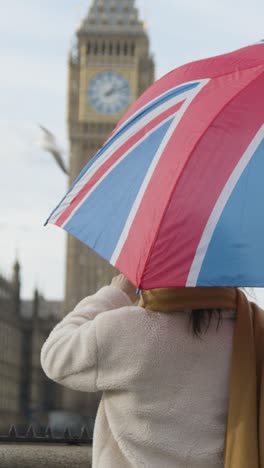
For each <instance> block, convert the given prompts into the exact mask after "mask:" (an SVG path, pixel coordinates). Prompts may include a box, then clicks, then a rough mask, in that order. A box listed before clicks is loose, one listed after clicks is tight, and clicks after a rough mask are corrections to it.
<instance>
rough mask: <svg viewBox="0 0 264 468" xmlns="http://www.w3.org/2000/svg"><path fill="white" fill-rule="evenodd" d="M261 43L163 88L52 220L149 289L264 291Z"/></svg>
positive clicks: (167, 80)
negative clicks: (255, 288) (247, 288)
mask: <svg viewBox="0 0 264 468" xmlns="http://www.w3.org/2000/svg"><path fill="white" fill-rule="evenodd" d="M263 203H264V41H260V42H259V43H256V44H254V45H251V46H249V47H246V48H243V49H240V50H238V51H235V52H232V53H229V54H224V55H221V56H217V57H213V58H209V59H205V60H200V61H197V62H194V63H190V64H188V65H184V66H182V67H180V68H178V69H176V70H173V71H172V72H171V73H169V74H167V75H166V76H164V77H163V78H161V79H160V80H158V81H157V82H156V83H154V84H153V85H152V86H151V87H150V88H149V89H148V90H147V91H146V92H145V93H144V94H143V95H142V96H141V97H140V98H139V99H138V100H137V101H136V102H135V104H134V105H133V106H132V107H131V109H130V110H129V112H128V113H127V114H126V115H125V117H124V118H123V119H122V120H121V122H120V123H119V124H118V125H117V127H116V129H115V130H114V131H113V133H112V134H111V135H110V137H109V139H108V140H107V141H106V143H105V144H104V146H103V147H102V148H101V149H100V150H99V152H98V153H97V154H96V155H95V157H94V158H93V159H92V160H91V161H90V162H89V163H88V164H87V165H86V167H85V168H84V169H83V171H82V172H81V174H80V175H79V177H78V178H77V180H76V181H75V182H74V184H73V185H72V187H71V188H70V190H69V192H68V193H67V195H66V196H65V197H64V199H63V200H62V201H61V203H60V204H59V205H58V206H57V208H56V209H55V210H54V211H53V213H52V214H51V216H50V218H49V220H48V222H50V223H53V224H55V225H57V226H61V227H63V228H64V229H65V230H66V231H68V232H69V233H71V234H72V235H74V236H75V237H77V238H78V239H79V240H81V241H82V242H84V243H85V244H87V245H88V246H89V247H91V248H92V249H94V250H95V251H96V252H97V253H99V254H100V255H101V256H102V257H104V258H105V259H107V260H108V261H109V262H110V263H111V264H112V265H114V266H115V267H116V268H117V269H118V270H120V271H121V272H122V273H124V274H125V275H126V276H127V277H128V278H129V279H130V280H131V281H132V283H133V284H135V285H136V286H138V287H140V288H143V289H151V288H156V287H178V286H181V287H182V286H264V246H263V245H264V216H263Z"/></svg>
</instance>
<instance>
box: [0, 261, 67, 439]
mask: <svg viewBox="0 0 264 468" xmlns="http://www.w3.org/2000/svg"><path fill="white" fill-rule="evenodd" d="M20 284H21V280H20V265H19V263H18V262H16V263H15V264H14V267H13V274H12V277H11V279H8V278H4V277H3V276H1V275H0V356H1V358H0V431H1V432H2V433H4V432H6V431H7V429H8V428H9V426H10V425H11V424H15V425H16V426H17V427H18V428H21V429H25V428H26V427H27V426H28V425H29V423H32V422H34V423H35V425H36V426H41V427H43V426H45V425H46V424H47V423H48V418H49V416H48V414H49V413H50V412H52V411H54V410H55V408H56V409H57V408H59V407H60V405H61V403H60V402H61V389H60V387H59V386H58V385H56V384H54V383H53V382H51V381H50V380H49V379H47V378H46V376H45V375H44V373H43V371H42V369H41V365H40V360H39V355H40V350H41V347H42V344H43V343H44V341H45V339H46V337H47V335H48V334H49V332H50V330H51V329H52V328H53V327H54V325H55V324H56V323H57V321H58V318H59V316H60V315H61V302H58V301H46V300H45V299H44V298H43V297H42V296H41V295H40V294H39V293H38V291H37V290H35V293H34V297H33V298H32V300H31V301H23V300H21V298H20Z"/></svg>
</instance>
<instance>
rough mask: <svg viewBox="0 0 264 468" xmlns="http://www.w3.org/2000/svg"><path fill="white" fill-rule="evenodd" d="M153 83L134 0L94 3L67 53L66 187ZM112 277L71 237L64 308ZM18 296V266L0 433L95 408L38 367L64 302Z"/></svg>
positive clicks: (3, 324) (4, 344) (0, 321)
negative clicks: (11, 426) (60, 412)
mask: <svg viewBox="0 0 264 468" xmlns="http://www.w3.org/2000/svg"><path fill="white" fill-rule="evenodd" d="M153 81H154V62H153V59H152V56H151V54H150V46H149V38H148V35H147V32H146V30H145V28H144V24H143V22H142V21H141V20H140V19H139V13H138V10H137V8H136V6H135V1H134V0H93V1H92V4H91V7H90V9H89V11H88V14H87V16H86V17H85V18H84V19H83V20H82V22H81V25H80V27H79V28H78V30H77V32H76V45H75V47H74V48H73V50H72V51H71V52H70V54H69V62H68V114H67V123H68V131H69V141H70V174H69V185H71V184H72V183H73V181H74V180H75V178H76V177H77V176H78V174H79V172H80V171H81V170H82V168H83V167H84V166H85V165H86V164H87V162H88V161H89V160H90V159H91V158H92V157H93V156H94V155H95V154H96V152H97V151H98V149H99V148H100V147H101V146H102V145H103V143H104V142H105V140H106V139H107V137H108V135H109V134H110V133H111V131H112V130H113V129H114V127H115V126H116V124H117V123H118V121H119V120H120V118H121V117H122V115H123V114H124V113H125V112H126V110H127V109H128V108H129V107H130V105H131V104H132V103H133V101H135V100H136V99H137V98H138V97H139V95H141V94H142V93H143V92H144V91H145V89H146V88H148V87H149V86H150V85H151V84H152V82H153ZM105 83H108V84H111V85H112V88H113V92H112V93H111V94H108V93H105V92H104V86H105ZM113 274H114V270H113V268H112V267H111V266H110V265H108V264H107V263H106V262H105V261H104V260H103V259H101V258H100V257H99V256H98V255H96V254H95V253H93V252H92V251H91V250H90V249H88V247H86V246H84V245H82V244H81V243H80V242H79V241H77V240H75V239H74V238H73V237H71V236H68V239H67V252H66V272H65V300H64V305H63V310H65V312H67V311H70V310H72V308H73V307H74V306H75V305H76V303H77V302H78V301H79V300H81V299H82V298H83V297H85V296H87V295H89V294H92V293H94V292H95V291H96V290H97V289H98V288H99V287H100V286H103V285H104V284H107V283H109V281H110V280H111V278H112V276H113ZM19 291H20V273H19V265H18V263H16V264H15V266H14V272H13V278H12V280H11V281H7V280H6V279H5V278H3V277H0V335H1V339H0V346H1V360H0V430H2V428H6V426H7V424H8V423H9V424H11V423H12V424H17V425H19V424H23V422H24V421H26V420H30V421H31V422H34V415H37V417H38V418H39V420H42V421H44V419H45V414H44V413H45V412H46V413H47V412H51V411H53V410H56V409H57V410H60V409H61V410H66V411H67V410H68V411H69V410H75V411H77V412H85V411H86V412H87V411H88V412H89V411H91V405H90V407H89V404H88V407H87V396H85V398H84V395H80V394H78V395H76V392H70V391H68V390H62V389H61V387H59V386H58V385H56V384H53V383H52V382H50V381H49V380H48V379H46V377H45V376H44V373H43V372H42V370H41V366H40V362H39V355H40V349H41V346H42V344H43V342H44V340H45V339H46V337H47V336H48V334H49V332H50V330H51V329H52V328H53V326H54V325H55V323H56V321H58V316H57V317H56V314H55V313H54V310H55V309H56V310H57V311H58V309H60V307H61V304H58V303H57V304H54V303H51V302H49V301H45V300H44V299H43V298H41V296H39V294H38V293H37V292H36V293H35V296H34V298H33V299H32V301H29V302H28V304H27V303H26V302H25V301H24V302H23V301H21V300H20V294H19ZM43 308H44V313H41V309H43ZM47 317H48V320H47ZM62 392H63V396H62ZM91 398H92V396H91ZM93 398H95V399H94V400H93V401H92V402H91V404H92V405H93V404H94V405H95V406H96V396H95V397H93ZM85 401H86V402H85Z"/></svg>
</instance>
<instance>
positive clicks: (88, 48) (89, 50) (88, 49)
mask: <svg viewBox="0 0 264 468" xmlns="http://www.w3.org/2000/svg"><path fill="white" fill-rule="evenodd" d="M86 53H87V54H88V55H89V54H90V53H91V42H88V44H87V46H86Z"/></svg>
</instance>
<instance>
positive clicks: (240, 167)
mask: <svg viewBox="0 0 264 468" xmlns="http://www.w3.org/2000/svg"><path fill="white" fill-rule="evenodd" d="M263 138H264V125H262V126H261V128H260V129H259V131H258V132H257V133H256V135H255V137H254V139H253V140H252V141H251V143H250V145H249V146H248V148H247V149H246V151H245V152H244V154H243V156H242V157H241V159H240V160H239V162H238V164H237V166H236V167H235V169H234V170H233V172H232V174H231V175H230V177H229V179H228V181H227V182H226V184H225V186H224V188H223V190H222V192H221V194H220V196H219V198H218V200H217V202H216V204H215V207H214V209H213V211H212V212H211V215H210V217H209V219H208V221H207V224H206V226H205V229H204V232H203V235H202V237H201V240H200V242H199V245H198V247H197V250H196V254H195V257H194V260H193V263H192V266H191V269H190V272H189V276H188V279H187V283H186V286H189V287H194V286H196V284H197V281H198V277H199V274H200V271H201V268H202V264H203V261H204V259H205V256H206V253H207V250H208V247H209V244H210V242H211V239H212V237H213V234H214V231H215V228H216V226H217V223H218V221H219V219H220V217H221V215H222V213H223V210H224V208H225V206H226V204H227V202H228V200H229V198H230V196H231V195H232V192H233V190H234V188H235V186H236V184H237V182H238V181H239V179H240V177H241V175H242V174H243V172H244V170H245V169H246V167H247V165H248V163H249V162H250V160H251V158H252V156H253V155H254V153H255V152H256V150H257V148H258V147H259V145H260V143H261V142H262V140H263Z"/></svg>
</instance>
